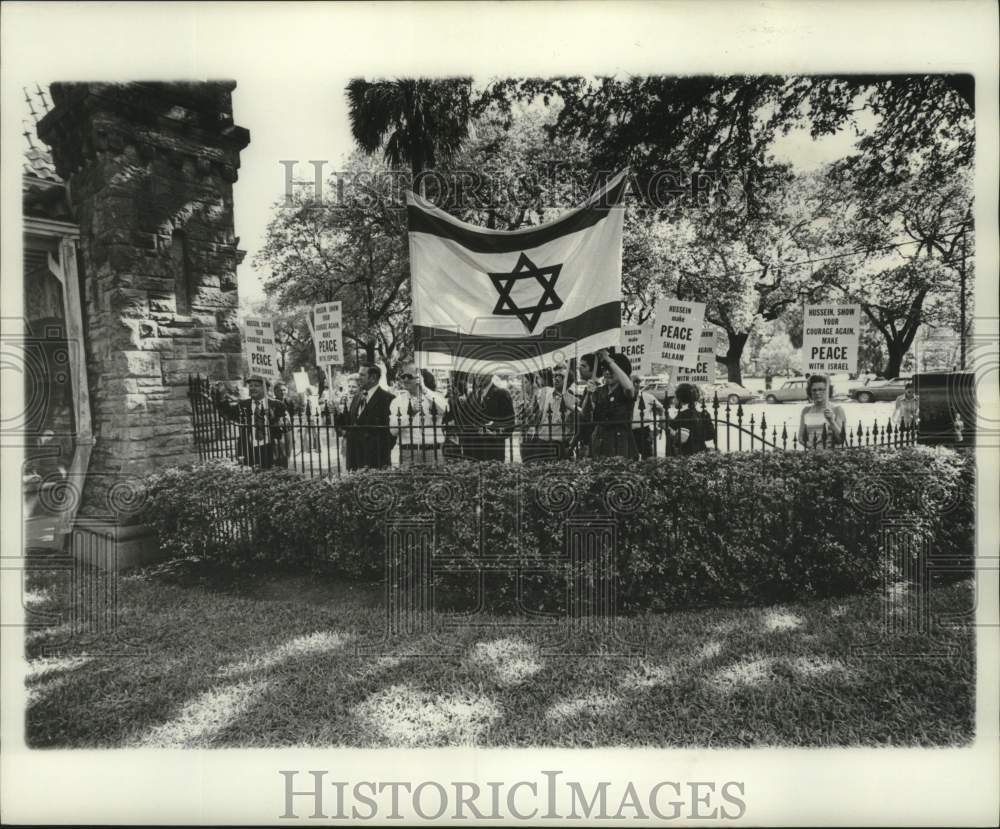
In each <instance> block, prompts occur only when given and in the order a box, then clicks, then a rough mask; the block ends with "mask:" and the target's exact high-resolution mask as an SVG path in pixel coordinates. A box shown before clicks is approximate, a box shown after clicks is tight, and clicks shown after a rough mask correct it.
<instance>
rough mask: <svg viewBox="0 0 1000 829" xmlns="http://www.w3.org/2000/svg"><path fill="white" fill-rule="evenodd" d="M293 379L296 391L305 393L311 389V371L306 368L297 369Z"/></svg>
mask: <svg viewBox="0 0 1000 829" xmlns="http://www.w3.org/2000/svg"><path fill="white" fill-rule="evenodd" d="M292 379H293V380H294V381H295V391H297V392H298V393H299V394H305V393H306V392H308V391H309V372H307V371H306V370H305V369H302V370H300V371H296V372H295V374H293V375H292Z"/></svg>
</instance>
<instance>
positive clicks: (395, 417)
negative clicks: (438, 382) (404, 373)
mask: <svg viewBox="0 0 1000 829" xmlns="http://www.w3.org/2000/svg"><path fill="white" fill-rule="evenodd" d="M432 402H433V409H434V411H433V413H432ZM411 405H412V409H413V414H412V419H411V415H410V408H411ZM447 411H448V400H447V398H446V397H445V396H444V395H443V394H440V393H438V392H436V391H430V390H429V389H424V390H423V391H422V392H421V393H420V394H419V395H416V396H414V395H411V394H410V393H409V392H408V391H406V390H405V389H404V390H402V391H400V392H398V393H397V394H396V398H395V399H394V400H393V401H392V403H390V404H389V426H390V427H391V428H392V429H393V431H395V432H396V433H397V434H398V435H399V443H400V445H401V446H421V445H423V446H426V445H428V444H432V443H444V439H445V431H444V425H443V421H444V416H445V412H447Z"/></svg>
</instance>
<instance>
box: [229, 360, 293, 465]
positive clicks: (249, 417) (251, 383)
mask: <svg viewBox="0 0 1000 829" xmlns="http://www.w3.org/2000/svg"><path fill="white" fill-rule="evenodd" d="M264 383H265V381H264V378H263V377H260V376H256V375H255V376H252V377H250V378H248V379H247V388H248V389H249V390H250V397H249V398H248V399H246V400H234V399H233V398H231V397H223V396H221V394H220V390H219V389H218V388H217V389H216V396H215V398H214V399H213V401H212V402H213V403H214V404H215V407H216V409H217V410H218V412H219V414H220V415H222V417H224V418H225V419H226V420H229V421H232V422H234V423H236V424H237V428H238V432H237V437H236V454H237V455H238V456H239V459H240V463H242V464H243V465H244V466H252V467H254V468H255V469H270V468H271V467H273V466H274V465H275V464H279V465H281V464H282V458H283V457H285V436H286V433H287V431H288V427H289V417H288V409H287V407H286V406H285V404H284V403H282V402H281V401H280V400H272V399H269V398H268V397H267V390H266V387H265V385H264ZM284 464H285V465H287V460H285V461H284Z"/></svg>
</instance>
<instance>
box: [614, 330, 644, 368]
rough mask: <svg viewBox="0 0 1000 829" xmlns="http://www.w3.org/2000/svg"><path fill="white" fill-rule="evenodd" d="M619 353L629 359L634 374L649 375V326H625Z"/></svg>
mask: <svg viewBox="0 0 1000 829" xmlns="http://www.w3.org/2000/svg"><path fill="white" fill-rule="evenodd" d="M621 332H622V333H621V340H620V341H619V346H618V352H619V353H620V354H624V355H625V356H626V357H628V359H629V362H630V363H632V372H633V373H634V374H648V373H649V352H650V348H649V325H648V324H647V325H624V326H622V329H621Z"/></svg>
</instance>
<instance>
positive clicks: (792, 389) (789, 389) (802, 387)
mask: <svg viewBox="0 0 1000 829" xmlns="http://www.w3.org/2000/svg"><path fill="white" fill-rule="evenodd" d="M807 380H808V378H807V377H794V378H792V379H791V380H786V381H785V382H784V383H782V384H781V386H780V387H779V388H776V389H771V390H770V391H766V392H764V399H765V400H766V401H767V402H768V403H787V402H788V401H789V400H807V399H808V395H807V394H806V381H807Z"/></svg>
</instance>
